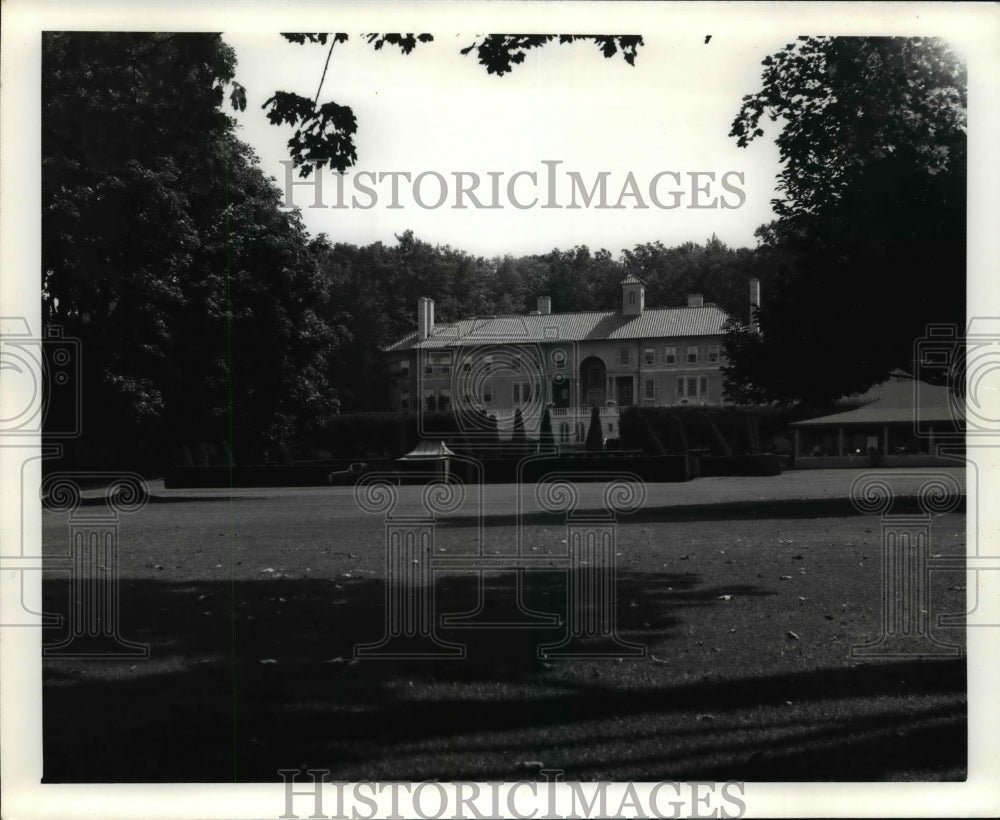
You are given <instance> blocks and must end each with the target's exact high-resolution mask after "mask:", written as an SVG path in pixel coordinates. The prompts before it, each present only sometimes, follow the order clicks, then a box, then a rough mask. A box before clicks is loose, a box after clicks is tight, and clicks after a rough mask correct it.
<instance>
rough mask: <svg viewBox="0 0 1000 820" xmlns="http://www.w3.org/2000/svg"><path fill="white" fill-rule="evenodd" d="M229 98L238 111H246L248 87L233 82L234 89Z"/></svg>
mask: <svg viewBox="0 0 1000 820" xmlns="http://www.w3.org/2000/svg"><path fill="white" fill-rule="evenodd" d="M229 100H230V102H231V103H232V105H233V108H234V109H235V110H236V111H246V109H247V92H246V89H245V88H244V87H243V86H242V85H240V84H239V83H238V82H235V81H234V82H233V91H232V93H231V94H230V95H229Z"/></svg>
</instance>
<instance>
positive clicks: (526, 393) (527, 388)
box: [521, 382, 531, 404]
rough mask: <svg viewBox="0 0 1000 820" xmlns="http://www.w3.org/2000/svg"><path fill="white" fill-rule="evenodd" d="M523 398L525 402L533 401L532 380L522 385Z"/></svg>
mask: <svg viewBox="0 0 1000 820" xmlns="http://www.w3.org/2000/svg"><path fill="white" fill-rule="evenodd" d="M521 398H522V399H523V400H524V403H525V404H527V403H528V402H529V401H531V382H525V383H524V384H522V385H521Z"/></svg>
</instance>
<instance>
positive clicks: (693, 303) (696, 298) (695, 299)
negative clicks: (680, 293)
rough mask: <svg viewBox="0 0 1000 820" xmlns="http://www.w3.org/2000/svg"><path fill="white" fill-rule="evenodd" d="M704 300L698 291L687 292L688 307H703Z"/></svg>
mask: <svg viewBox="0 0 1000 820" xmlns="http://www.w3.org/2000/svg"><path fill="white" fill-rule="evenodd" d="M704 305H705V300H704V299H703V298H702V295H701V294H700V293H689V294H688V307H704Z"/></svg>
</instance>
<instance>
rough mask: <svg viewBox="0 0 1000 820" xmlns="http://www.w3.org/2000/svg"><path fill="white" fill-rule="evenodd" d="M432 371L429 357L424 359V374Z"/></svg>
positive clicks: (428, 374)
mask: <svg viewBox="0 0 1000 820" xmlns="http://www.w3.org/2000/svg"><path fill="white" fill-rule="evenodd" d="M432 373H434V365H432V364H431V360H430V359H424V375H425V376H430V375H431V374H432Z"/></svg>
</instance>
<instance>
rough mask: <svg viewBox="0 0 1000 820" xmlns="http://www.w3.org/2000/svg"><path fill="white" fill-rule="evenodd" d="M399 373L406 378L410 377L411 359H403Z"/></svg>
mask: <svg viewBox="0 0 1000 820" xmlns="http://www.w3.org/2000/svg"><path fill="white" fill-rule="evenodd" d="M399 375H400V376H402V377H403V378H404V379H408V378H410V360H409V359H403V361H401V362H400V363H399Z"/></svg>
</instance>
